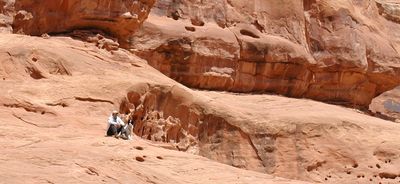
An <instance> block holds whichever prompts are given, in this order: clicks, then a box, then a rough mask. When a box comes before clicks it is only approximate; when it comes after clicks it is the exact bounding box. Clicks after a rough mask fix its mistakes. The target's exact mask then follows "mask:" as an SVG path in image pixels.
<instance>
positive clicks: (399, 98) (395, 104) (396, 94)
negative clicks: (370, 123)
mask: <svg viewBox="0 0 400 184" xmlns="http://www.w3.org/2000/svg"><path fill="white" fill-rule="evenodd" d="M370 109H371V111H372V112H373V113H375V114H376V115H377V116H379V117H381V118H384V119H389V120H391V121H394V122H397V123H400V87H397V88H395V89H393V90H390V91H388V92H385V93H383V94H382V95H380V96H378V97H377V98H375V99H374V100H373V101H372V103H371V105H370Z"/></svg>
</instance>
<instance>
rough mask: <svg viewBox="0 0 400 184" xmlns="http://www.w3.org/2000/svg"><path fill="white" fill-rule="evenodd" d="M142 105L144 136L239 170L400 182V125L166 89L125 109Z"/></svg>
mask: <svg viewBox="0 0 400 184" xmlns="http://www.w3.org/2000/svg"><path fill="white" fill-rule="evenodd" d="M133 89H135V90H133ZM135 106H136V107H137V108H136V111H135V118H136V119H137V125H136V127H135V133H136V134H137V135H139V136H141V137H143V138H147V139H150V140H153V141H164V142H170V143H173V144H174V145H175V146H176V148H177V149H178V150H181V151H187V152H190V153H195V154H200V155H202V156H205V157H207V158H211V159H213V160H217V161H219V162H222V163H225V164H228V165H232V166H235V167H238V168H245V169H250V170H255V171H259V172H265V173H270V174H273V175H277V176H281V177H288V178H292V179H299V180H308V181H314V182H324V183H357V182H359V183H368V182H378V183H379V182H389V183H391V182H398V181H399V178H398V173H399V171H400V170H399V169H400V168H399V167H398V166H397V165H398V163H399V161H400V160H399V157H398V156H395V155H399V154H400V147H399V146H400V145H399V144H398V143H397V142H396V141H393V140H394V139H396V137H397V133H396V132H397V131H399V127H398V125H397V124H395V123H393V122H390V121H384V120H381V119H378V118H373V117H370V116H368V115H365V114H362V113H360V112H357V111H356V110H352V109H344V108H341V107H335V106H332V105H326V104H322V103H317V102H313V101H309V100H296V99H288V98H284V97H276V96H269V95H243V94H242V95H237V94H220V93H217V92H200V91H199V92H191V91H190V90H187V89H184V88H180V87H179V86H173V87H168V86H160V85H140V86H135V87H133V88H132V91H129V92H128V93H127V96H126V99H125V100H123V101H122V104H121V108H120V110H121V112H128V111H129V108H128V107H135ZM310 112H312V113H310ZM338 115H340V116H338ZM377 130H382V131H377Z"/></svg>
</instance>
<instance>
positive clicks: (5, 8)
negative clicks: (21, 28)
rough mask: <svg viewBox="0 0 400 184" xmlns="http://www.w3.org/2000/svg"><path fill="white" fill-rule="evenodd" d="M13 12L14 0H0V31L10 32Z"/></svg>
mask: <svg viewBox="0 0 400 184" xmlns="http://www.w3.org/2000/svg"><path fill="white" fill-rule="evenodd" d="M13 14H14V0H0V33H11V32H12V26H11V25H12V22H13V20H14V19H13Z"/></svg>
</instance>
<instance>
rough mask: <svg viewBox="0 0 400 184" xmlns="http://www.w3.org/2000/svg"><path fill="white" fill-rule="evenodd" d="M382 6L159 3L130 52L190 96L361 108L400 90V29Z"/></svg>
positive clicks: (330, 0)
mask: <svg viewBox="0 0 400 184" xmlns="http://www.w3.org/2000/svg"><path fill="white" fill-rule="evenodd" d="M380 4H382V3H377V2H375V1H374V0H367V1H356V0H341V1H336V0H321V1H312V0H311V1H310V0H305V1H290V0H287V1H274V0H267V1H259V0H252V1H246V2H244V1H238V0H217V1H201V2H193V1H185V0H180V1H171V0H160V1H158V2H157V3H156V5H155V7H154V8H153V9H152V12H151V15H150V16H149V18H148V19H147V20H146V21H145V23H144V25H143V27H142V29H141V30H140V31H139V32H138V33H136V34H135V35H134V37H132V38H131V40H132V41H131V42H132V45H131V47H132V51H133V52H134V53H136V54H137V55H139V56H141V57H142V58H145V59H146V60H148V61H149V64H151V65H152V66H154V67H155V68H157V69H159V70H160V71H161V72H163V73H164V74H166V75H167V76H170V77H172V78H173V79H175V80H177V81H178V82H181V83H183V84H185V85H186V86H190V87H195V88H201V89H212V90H227V91H233V92H262V93H264V92H273V93H279V94H283V95H287V96H293V97H307V98H312V99H316V100H321V101H326V102H332V103H340V104H348V105H360V106H364V107H367V106H368V104H369V103H370V102H371V100H372V99H373V98H374V97H376V96H378V95H379V94H381V93H383V92H385V91H387V90H390V89H392V88H394V87H395V86H397V85H398V84H399V83H400V78H399V77H398V76H399V72H400V71H399V68H400V56H399V50H400V44H399V43H400V42H399V38H400V36H399V34H398V33H397V32H396V31H392V30H398V29H400V25H399V24H397V23H396V22H393V21H390V20H386V19H385V18H384V15H382V11H381V10H380V8H379V6H380ZM397 6H398V5H397V4H396V3H393V2H391V3H389V2H387V1H385V2H384V7H389V8H386V9H385V12H386V14H388V15H391V16H396V14H395V13H396V12H397V11H396V10H394V9H396V7H397ZM380 12H381V13H380ZM393 12H394V13H393Z"/></svg>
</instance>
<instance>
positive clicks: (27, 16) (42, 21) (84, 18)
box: [13, 0, 154, 44]
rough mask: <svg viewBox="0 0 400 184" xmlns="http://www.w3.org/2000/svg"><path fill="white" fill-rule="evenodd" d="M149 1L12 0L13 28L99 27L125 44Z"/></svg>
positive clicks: (20, 30)
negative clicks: (13, 8)
mask: <svg viewBox="0 0 400 184" xmlns="http://www.w3.org/2000/svg"><path fill="white" fill-rule="evenodd" d="M153 3H154V0H140V1H126V0H101V1H82V0H46V1H43V0H35V1H31V0H16V1H15V20H14V22H13V28H14V30H13V31H14V32H15V33H24V34H29V35H41V34H43V33H62V32H68V31H72V30H75V29H100V30H103V31H105V32H107V33H109V34H111V35H113V36H115V37H117V38H119V41H120V43H121V44H126V43H127V40H126V37H127V36H129V35H130V34H132V33H133V32H134V31H135V30H136V29H137V28H138V27H139V26H140V25H141V23H142V22H143V20H145V19H146V18H147V15H148V13H149V11H150V9H151V7H152V5H153ZM43 5H45V6H43Z"/></svg>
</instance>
